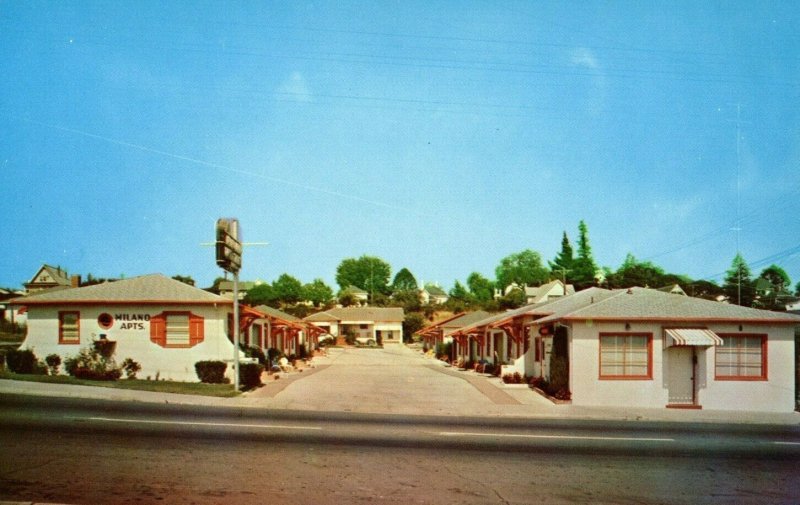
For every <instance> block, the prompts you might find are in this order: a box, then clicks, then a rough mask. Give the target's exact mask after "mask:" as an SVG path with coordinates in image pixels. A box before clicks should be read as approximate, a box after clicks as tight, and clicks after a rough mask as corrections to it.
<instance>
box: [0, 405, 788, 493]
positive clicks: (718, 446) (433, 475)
mask: <svg viewBox="0 0 800 505" xmlns="http://www.w3.org/2000/svg"><path fill="white" fill-rule="evenodd" d="M0 426H2V430H0V448H1V449H0V500H30V501H45V502H59V503H74V504H77V503H98V504H99V503H177V504H183V503H185V504H191V503H195V504H206V503H233V504H239V503H241V504H245V503H280V504H301V503H309V504H311V503H314V504H324V503H390V504H394V503H398V504H399V503H405V504H407V503H436V504H441V503H465V504H479V503H480V504H484V503H501V504H504V503H520V504H522V503H687V504H688V503H692V504H695V503H737V504H738V503H798V502H800V483H798V482H797V479H796V476H797V470H796V468H797V463H798V462H800V430H798V428H797V427H794V426H763V425H762V426H748V425H719V424H708V423H703V424H690V423H679V424H675V423H663V422H647V423H644V422H623V421H617V422H610V421H574V420H547V421H544V420H535V421H531V420H525V419H486V418H468V417H463V418H442V417H434V416H401V415H388V414H380V415H376V414H354V413H316V412H308V411H270V410H263V409H241V408H211V407H197V406H187V405H158V404H136V403H124V402H107V401H99V400H75V399H53V398H37V397H28V396H14V395H2V396H0Z"/></svg>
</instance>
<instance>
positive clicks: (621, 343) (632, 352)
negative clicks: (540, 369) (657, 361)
mask: <svg viewBox="0 0 800 505" xmlns="http://www.w3.org/2000/svg"><path fill="white" fill-rule="evenodd" d="M600 378H601V379H652V378H653V335H652V334H651V333H619V334H617V333H601V334H600Z"/></svg>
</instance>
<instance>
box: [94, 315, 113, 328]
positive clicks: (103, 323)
mask: <svg viewBox="0 0 800 505" xmlns="http://www.w3.org/2000/svg"><path fill="white" fill-rule="evenodd" d="M97 324H99V325H100V327H101V328H103V329H104V330H107V329H109V328H111V327H112V326H114V316H112V315H111V314H109V313H108V312H103V313H102V314H100V315H99V316H97Z"/></svg>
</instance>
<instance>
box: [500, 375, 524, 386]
mask: <svg viewBox="0 0 800 505" xmlns="http://www.w3.org/2000/svg"><path fill="white" fill-rule="evenodd" d="M503 383H505V384H525V377H523V376H522V374H521V373H519V372H514V373H513V374H512V373H507V374H505V375H503Z"/></svg>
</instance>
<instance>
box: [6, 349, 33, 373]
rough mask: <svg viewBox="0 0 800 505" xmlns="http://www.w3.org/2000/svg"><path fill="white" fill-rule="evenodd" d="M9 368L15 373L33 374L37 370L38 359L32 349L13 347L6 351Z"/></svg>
mask: <svg viewBox="0 0 800 505" xmlns="http://www.w3.org/2000/svg"><path fill="white" fill-rule="evenodd" d="M6 363H7V364H8V369H9V370H11V371H12V372H14V373H23V374H32V373H35V372H36V371H37V368H38V367H37V364H38V360H37V359H36V354H34V353H33V351H32V350H30V349H12V350H10V351H8V353H6Z"/></svg>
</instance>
